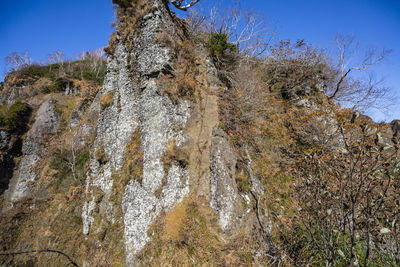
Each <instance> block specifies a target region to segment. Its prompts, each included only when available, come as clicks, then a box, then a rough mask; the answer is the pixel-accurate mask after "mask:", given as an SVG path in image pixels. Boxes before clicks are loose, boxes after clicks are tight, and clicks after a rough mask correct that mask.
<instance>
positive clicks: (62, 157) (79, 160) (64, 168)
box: [49, 149, 89, 186]
mask: <svg viewBox="0 0 400 267" xmlns="http://www.w3.org/2000/svg"><path fill="white" fill-rule="evenodd" d="M88 161H89V151H87V150H83V151H81V152H79V153H78V154H76V155H75V157H74V156H73V153H72V152H71V151H69V150H66V149H57V150H56V151H55V152H54V154H53V156H52V157H51V160H50V164H49V166H50V168H52V169H54V170H57V171H58V174H57V180H56V185H57V186H59V185H60V184H61V183H62V182H63V181H64V180H66V179H68V178H74V179H70V181H72V183H77V182H82V181H83V180H84V179H85V177H86V169H87V163H88Z"/></svg>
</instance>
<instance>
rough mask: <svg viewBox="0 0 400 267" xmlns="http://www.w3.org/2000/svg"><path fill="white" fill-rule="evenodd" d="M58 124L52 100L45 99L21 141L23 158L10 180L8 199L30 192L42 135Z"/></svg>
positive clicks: (18, 197) (41, 148)
mask: <svg viewBox="0 0 400 267" xmlns="http://www.w3.org/2000/svg"><path fill="white" fill-rule="evenodd" d="M59 125H60V116H59V115H58V114H57V113H56V111H55V106H54V101H53V100H47V101H46V102H44V103H43V104H42V105H41V106H40V108H39V110H38V111H37V113H36V117H35V122H34V123H33V125H32V127H31V128H30V129H29V131H28V133H27V135H26V138H25V140H24V142H23V145H22V154H23V159H22V162H21V165H20V167H19V169H18V171H17V172H16V173H15V175H14V177H13V178H12V180H11V183H10V189H9V190H8V192H7V194H6V196H7V198H8V199H10V200H18V199H20V198H23V197H26V196H28V195H29V194H30V193H31V189H32V188H31V185H30V183H31V182H34V181H35V179H36V173H35V171H34V170H33V167H34V166H35V164H36V163H37V162H38V161H39V160H40V159H41V156H42V150H43V143H42V141H43V139H44V135H45V134H51V133H55V132H56V130H57V129H58V128H59Z"/></svg>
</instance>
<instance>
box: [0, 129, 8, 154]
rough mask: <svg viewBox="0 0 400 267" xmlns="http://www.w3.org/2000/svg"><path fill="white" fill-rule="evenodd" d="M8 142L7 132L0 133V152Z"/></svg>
mask: <svg viewBox="0 0 400 267" xmlns="http://www.w3.org/2000/svg"><path fill="white" fill-rule="evenodd" d="M9 141H10V133H9V132H7V131H0V150H5V149H6V148H7V147H8V142H9Z"/></svg>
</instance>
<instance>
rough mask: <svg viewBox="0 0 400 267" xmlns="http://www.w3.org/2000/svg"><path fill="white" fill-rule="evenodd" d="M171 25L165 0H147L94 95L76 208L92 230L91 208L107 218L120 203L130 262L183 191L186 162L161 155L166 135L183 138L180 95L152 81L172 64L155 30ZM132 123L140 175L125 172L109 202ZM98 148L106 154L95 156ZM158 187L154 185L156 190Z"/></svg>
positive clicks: (184, 107)
mask: <svg viewBox="0 0 400 267" xmlns="http://www.w3.org/2000/svg"><path fill="white" fill-rule="evenodd" d="M174 30H175V25H174V22H173V19H172V17H171V14H170V13H169V11H168V10H167V7H166V6H165V4H164V2H163V1H152V6H151V8H150V9H148V13H147V14H145V16H144V17H143V21H142V24H141V26H140V27H138V28H136V29H135V32H134V33H133V35H132V36H131V38H132V40H130V42H131V43H129V44H127V43H124V42H123V41H122V39H121V36H120V35H117V38H116V40H115V43H114V44H113V45H114V47H115V50H114V53H113V55H111V56H109V58H108V63H107V75H106V79H105V83H104V87H103V89H102V90H101V91H100V92H99V95H100V97H98V98H97V99H98V101H97V102H95V103H94V105H95V106H96V108H97V109H98V110H100V117H99V120H98V125H97V136H96V139H95V142H94V149H93V153H92V155H91V160H90V171H89V175H88V178H87V187H86V190H87V195H88V199H89V200H88V202H86V203H85V204H84V208H83V213H82V217H83V232H84V233H85V234H90V233H91V232H95V231H96V229H93V222H94V220H95V217H96V216H101V215H102V214H103V215H106V216H105V217H106V218H105V219H106V220H109V221H114V220H115V219H116V218H114V214H115V209H113V206H118V205H119V206H120V207H121V208H122V212H123V222H122V223H123V225H124V239H125V249H126V262H127V264H131V263H132V261H133V259H134V255H135V253H137V252H138V251H139V250H140V249H142V248H143V247H144V245H145V244H146V242H147V241H148V240H149V237H148V235H147V230H148V229H149V227H150V225H151V223H152V222H153V221H154V219H155V218H156V216H158V215H159V213H160V212H161V210H163V209H169V208H170V207H172V206H173V205H175V204H176V203H177V202H179V201H181V200H182V199H183V197H184V196H185V195H186V194H188V192H189V177H188V170H187V166H185V165H184V164H183V165H175V164H172V165H171V166H170V168H169V169H168V170H167V169H166V166H164V165H163V162H162V157H163V155H164V154H165V152H166V144H167V142H169V141H173V142H175V143H176V146H178V147H179V146H181V145H182V144H183V142H184V141H185V137H184V135H183V129H184V128H185V125H186V122H187V120H188V118H189V116H190V113H189V104H188V103H187V102H185V101H179V103H177V104H173V103H172V102H171V100H170V99H169V98H168V96H166V95H162V92H161V89H160V88H159V87H158V86H157V84H156V78H157V76H158V74H160V73H162V72H163V71H164V70H165V69H167V68H169V65H170V64H171V58H170V51H169V50H168V48H166V47H163V46H162V45H160V44H159V42H158V41H157V36H156V35H157V33H158V32H160V31H166V32H169V33H172V32H174ZM131 66H134V67H133V68H131ZM106 94H109V96H111V98H112V100H111V101H112V103H110V104H109V106H108V107H105V108H104V106H102V103H101V102H102V99H101V96H102V95H106ZM135 131H139V132H140V136H141V138H140V144H141V149H142V151H143V159H142V161H143V172H142V174H141V176H142V177H140V178H139V179H138V180H140V182H138V181H137V180H130V181H129V183H128V184H127V185H126V186H125V188H124V191H125V192H124V193H123V197H122V203H111V201H110V199H109V197H110V195H111V193H112V192H111V191H112V188H113V183H114V180H113V177H112V174H113V173H116V172H118V171H119V170H121V169H122V168H123V165H124V162H125V161H126V160H127V159H126V156H125V153H126V147H127V145H128V144H129V142H130V141H131V139H132V136H133V135H134V132H135ZM101 150H102V151H104V157H105V158H106V159H107V160H105V161H99V160H98V159H96V153H98V152H99V151H101ZM137 167H139V166H137ZM164 179H165V180H166V181H163V180H164ZM96 188H97V189H96ZM160 188H161V190H159V189H160ZM98 189H99V190H101V194H104V197H103V199H102V201H101V202H100V203H98V202H96V199H95V193H94V192H95V191H96V190H98ZM157 190H158V191H159V192H160V193H158V194H157V196H156V191H157Z"/></svg>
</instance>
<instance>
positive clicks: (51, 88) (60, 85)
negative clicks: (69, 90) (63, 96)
mask: <svg viewBox="0 0 400 267" xmlns="http://www.w3.org/2000/svg"><path fill="white" fill-rule="evenodd" d="M69 83H70V81H69V80H67V79H64V78H57V79H56V80H55V81H54V83H53V84H51V85H47V86H45V87H43V88H42V92H43V93H45V94H49V93H56V92H61V91H64V89H65V88H66V87H67V85H68V84H69Z"/></svg>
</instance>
